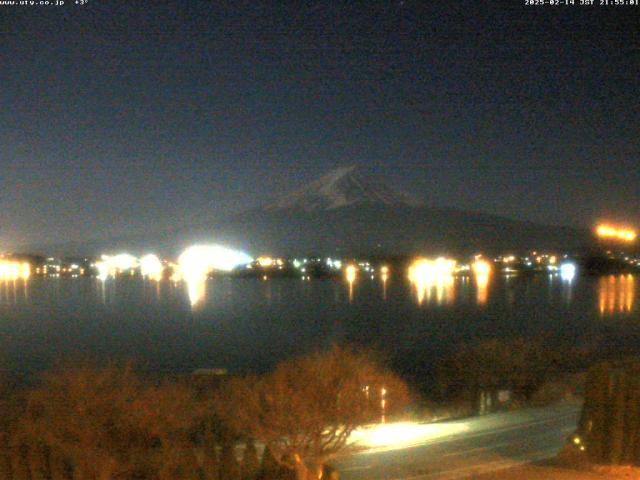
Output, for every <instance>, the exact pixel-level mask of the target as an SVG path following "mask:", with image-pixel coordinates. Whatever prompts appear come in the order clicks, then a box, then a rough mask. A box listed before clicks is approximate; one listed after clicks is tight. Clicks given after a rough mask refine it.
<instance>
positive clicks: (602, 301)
mask: <svg viewBox="0 0 640 480" xmlns="http://www.w3.org/2000/svg"><path fill="white" fill-rule="evenodd" d="M635 283H636V282H635V277H634V276H633V275H608V276H606V277H600V278H599V279H598V311H599V312H600V314H601V315H611V314H614V313H625V312H626V313H629V312H631V311H633V303H634V299H635V296H636V286H635Z"/></svg>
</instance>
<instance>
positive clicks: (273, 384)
mask: <svg viewBox="0 0 640 480" xmlns="http://www.w3.org/2000/svg"><path fill="white" fill-rule="evenodd" d="M407 398H408V394H407V387H406V384H405V383H404V382H403V381H402V380H400V379H399V378H398V377H397V376H396V375H394V374H393V373H391V372H390V371H388V370H386V369H385V368H383V367H382V366H381V365H380V364H379V362H377V361H376V360H375V359H374V358H373V357H372V356H371V355H368V354H363V353H358V352H355V351H353V350H349V349H344V348H337V347H334V348H332V349H331V350H329V351H328V352H323V353H313V354H310V355H306V356H302V357H299V358H295V359H293V360H288V361H285V362H282V363H281V364H279V365H278V366H277V367H276V369H275V370H274V371H273V372H272V373H270V374H267V375H265V376H262V377H247V378H242V379H235V380H232V381H230V382H229V383H228V384H227V385H226V387H225V388H223V389H222V391H221V394H220V395H219V396H218V398H217V399H216V402H215V405H216V409H217V414H218V416H219V418H220V419H221V420H222V421H223V422H225V423H226V424H227V425H228V426H229V428H232V429H234V430H236V431H237V432H239V433H240V434H243V435H246V436H248V437H251V438H255V439H257V440H260V441H262V442H263V443H264V444H265V445H266V446H268V448H269V449H270V450H271V452H272V454H273V456H274V458H275V459H276V460H277V461H278V462H279V463H280V464H282V465H285V466H287V467H288V468H290V469H293V470H295V471H296V473H297V477H298V478H299V479H301V480H302V479H305V480H306V479H312V478H313V479H315V478H320V472H321V469H322V467H323V465H324V464H325V463H326V462H327V461H328V460H329V459H330V458H331V457H333V456H334V455H336V454H338V453H340V452H342V451H344V450H345V448H347V446H348V445H347V441H348V439H349V436H350V435H351V433H352V432H353V430H354V429H356V428H357V427H358V426H361V425H363V424H366V423H370V422H373V421H379V420H380V418H381V416H383V415H388V414H389V413H391V412H393V411H396V410H397V409H398V408H400V407H403V406H404V405H405V404H406V401H407Z"/></svg>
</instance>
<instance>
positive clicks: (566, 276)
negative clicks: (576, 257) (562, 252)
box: [560, 262, 576, 282]
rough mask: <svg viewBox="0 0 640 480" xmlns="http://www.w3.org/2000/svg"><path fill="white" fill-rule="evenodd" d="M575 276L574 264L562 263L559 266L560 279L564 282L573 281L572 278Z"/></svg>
mask: <svg viewBox="0 0 640 480" xmlns="http://www.w3.org/2000/svg"><path fill="white" fill-rule="evenodd" d="M575 276H576V265H575V263H569V262H566V263H563V264H562V265H560V278H562V280H564V281H566V282H570V281H571V280H573V277H575Z"/></svg>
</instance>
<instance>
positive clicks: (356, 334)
mask: <svg viewBox="0 0 640 480" xmlns="http://www.w3.org/2000/svg"><path fill="white" fill-rule="evenodd" d="M405 277H406V276H405V275H399V274H395V275H394V272H391V273H390V275H389V278H388V280H387V281H386V282H382V281H381V280H380V279H379V278H375V279H370V278H369V277H362V276H361V277H360V278H358V279H357V280H355V281H354V282H353V283H352V284H351V285H349V284H348V283H347V282H346V281H342V280H336V279H334V280H310V281H302V280H300V279H271V280H267V281H263V280H261V279H241V278H232V277H217V278H211V279H208V280H207V281H206V282H204V283H201V284H199V285H189V286H187V285H185V284H183V283H177V284H174V283H172V282H170V281H160V282H156V281H152V280H148V279H143V278H140V277H139V276H131V277H129V276H122V277H118V278H115V279H114V278H109V279H107V280H106V281H104V282H103V281H101V280H99V279H97V278H82V277H81V278H43V277H32V278H30V279H29V280H27V281H22V280H18V281H16V282H3V283H0V342H1V347H0V355H1V357H0V358H1V360H2V364H3V368H4V369H5V370H6V371H7V372H8V373H10V374H14V375H19V376H23V375H27V376H28V375H30V374H32V373H33V372H36V371H39V370H42V369H45V368H49V367H51V366H53V365H55V364H56V363H57V362H59V361H65V360H67V359H69V358H77V357H86V358H91V359H99V360H104V359H133V360H135V361H137V362H139V363H141V364H142V365H143V366H145V367H146V368H149V369H150V370H152V371H158V372H186V371H191V370H193V369H196V368H226V369H228V370H229V371H257V372H260V371H264V370H266V369H268V368H270V367H272V366H273V365H274V364H275V363H276V362H277V361H279V360H282V359H284V358H287V357H289V356H291V355H293V354H298V353H304V352H307V351H309V350H311V349H315V348H319V347H324V346H328V345H331V344H332V343H354V344H360V345H367V346H373V347H375V348H378V349H380V350H382V351H383V352H385V353H387V354H388V355H389V356H390V359H391V361H392V362H393V365H394V367H395V368H397V369H398V370H399V371H400V372H401V373H403V374H405V375H407V376H408V377H409V378H414V379H418V380H419V379H420V378H422V377H423V376H428V375H430V374H431V373H432V371H433V364H434V362H435V361H436V360H437V359H438V358H439V357H441V356H442V355H446V354H448V353H449V352H450V351H451V349H453V348H455V346H456V345H457V344H459V343H460V342H462V341H472V340H474V339H478V338H489V337H499V338H510V337H516V336H525V337H539V336H541V335H544V336H545V339H546V340H545V341H548V342H551V343H555V344H557V345H562V346H570V345H579V344H589V343H593V342H597V343H598V345H599V347H598V348H599V349H600V350H601V351H603V352H604V353H605V354H606V353H607V352H621V351H623V352H627V353H638V351H639V350H640V317H639V316H638V284H639V283H640V280H639V279H636V278H635V277H634V276H631V275H617V276H604V277H580V276H576V277H575V278H573V279H572V280H563V279H562V278H561V277H560V276H559V275H547V274H539V275H531V276H525V275H520V276H518V275H515V276H510V277H505V276H498V275H494V277H493V278H491V279H486V280H485V281H484V282H477V281H476V280H475V279H474V278H473V277H456V278H451V279H449V280H447V281H446V282H440V283H438V284H436V285H428V286H426V287H425V286H423V287H424V288H419V289H417V288H416V287H415V285H412V284H411V283H410V282H409V281H408V280H406V278H405ZM478 283H481V284H478Z"/></svg>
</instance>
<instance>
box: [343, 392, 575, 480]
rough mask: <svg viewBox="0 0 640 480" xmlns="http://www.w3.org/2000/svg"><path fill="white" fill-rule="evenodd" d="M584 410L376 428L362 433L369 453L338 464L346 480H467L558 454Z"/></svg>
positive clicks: (569, 406)
mask: <svg viewBox="0 0 640 480" xmlns="http://www.w3.org/2000/svg"><path fill="white" fill-rule="evenodd" d="M579 413H580V407H579V406H577V405H573V404H563V405H558V406H554V407H549V408H544V409H526V410H520V411H516V412H508V413H499V414H493V415H486V416H483V417H478V418H470V419H464V420H460V421H454V422H443V423H437V424H430V425H429V424H422V425H421V424H401V425H395V426H394V425H393V424H392V425H389V426H387V427H377V428H376V429H373V430H371V431H368V432H366V433H363V434H362V440H361V441H362V442H363V443H366V444H367V445H370V448H368V449H367V450H366V451H363V452H360V453H356V454H353V455H351V456H350V457H347V458H344V459H341V460H339V461H337V462H336V465H335V466H336V467H337V468H338V469H339V470H340V478H341V479H342V480H378V479H385V480H392V479H393V480H422V479H454V478H469V477H470V476H472V475H474V474H477V473H485V472H491V471H496V470H501V469H504V468H509V467H512V466H516V465H520V464H523V463H529V462H533V461H537V460H543V459H546V458H550V457H553V456H554V455H556V454H557V453H558V451H559V450H560V448H561V447H562V445H563V444H564V441H565V439H566V437H567V435H569V434H570V433H572V432H573V431H574V430H575V428H576V424H577V421H578V416H579Z"/></svg>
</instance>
